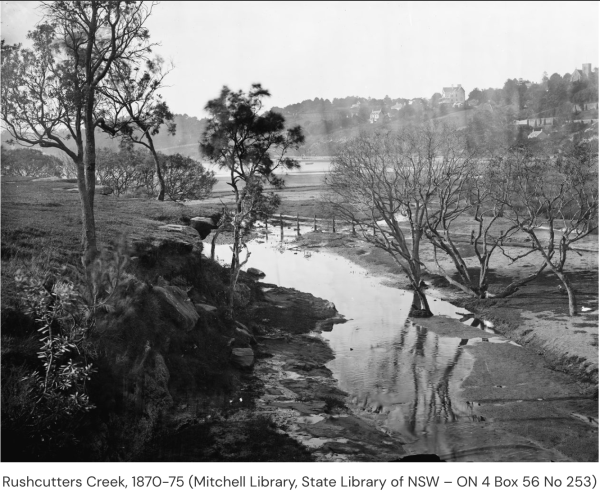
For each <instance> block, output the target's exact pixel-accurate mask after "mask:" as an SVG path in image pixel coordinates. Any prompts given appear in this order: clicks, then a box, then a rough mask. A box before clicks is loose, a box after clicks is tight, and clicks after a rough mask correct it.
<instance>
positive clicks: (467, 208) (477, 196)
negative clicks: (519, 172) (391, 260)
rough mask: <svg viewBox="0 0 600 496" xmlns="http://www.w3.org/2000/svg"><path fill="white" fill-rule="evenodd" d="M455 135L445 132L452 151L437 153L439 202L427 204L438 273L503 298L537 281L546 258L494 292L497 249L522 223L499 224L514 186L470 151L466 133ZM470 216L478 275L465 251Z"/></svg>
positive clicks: (481, 294) (468, 289)
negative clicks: (446, 262) (448, 263)
mask: <svg viewBox="0 0 600 496" xmlns="http://www.w3.org/2000/svg"><path fill="white" fill-rule="evenodd" d="M453 134H454V133H451V134H450V135H448V137H447V139H448V145H447V150H448V151H449V150H452V153H446V155H445V156H444V157H440V158H439V173H438V174H436V175H435V176H432V178H431V180H432V182H434V183H435V184H434V186H435V191H436V193H435V202H433V203H432V204H431V205H428V207H427V214H426V219H427V229H426V230H425V234H426V236H427V238H428V239H429V241H431V244H432V245H433V250H434V260H435V263H436V265H437V267H438V269H439V272H440V274H441V275H443V276H444V277H445V278H446V280H447V281H448V282H449V283H450V284H452V285H454V286H456V287H458V288H459V289H460V290H462V291H463V292H465V293H466V294H469V295H471V296H474V297H476V298H504V297H506V296H509V295H511V294H513V293H515V292H516V291H518V290H519V288H521V287H522V286H524V285H525V284H527V283H528V282H530V281H532V280H534V279H535V278H536V277H537V276H538V275H539V274H540V273H541V272H542V271H543V270H544V268H545V267H546V265H547V264H546V263H545V262H544V263H542V264H541V266H540V267H539V268H538V269H537V270H536V271H535V272H533V273H532V274H529V275H527V276H526V277H524V278H521V279H519V280H517V281H514V282H512V283H511V284H509V285H508V286H506V287H505V288H503V289H502V290H501V291H500V292H499V293H496V294H492V293H490V291H489V290H488V288H489V268H490V261H491V259H492V256H493V255H494V253H498V251H497V250H498V248H500V250H501V251H504V250H503V249H502V245H503V244H504V242H506V241H507V240H508V239H510V237H511V236H512V235H514V234H515V233H516V232H517V231H518V230H519V228H518V226H515V225H508V226H505V225H504V224H501V222H502V219H503V217H504V210H505V202H506V199H507V198H508V197H509V195H510V188H509V187H508V184H507V183H506V182H503V181H497V178H496V177H495V174H493V171H494V168H495V165H496V164H495V163H494V161H493V160H491V161H490V160H487V159H484V158H482V157H477V156H475V155H472V154H470V153H467V151H466V148H465V147H464V144H465V141H464V136H462V137H461V138H460V139H458V140H456V137H457V136H453ZM491 172H492V173H491ZM467 219H473V220H472V221H471V222H474V224H475V228H474V229H472V231H471V233H470V241H469V242H470V244H471V245H472V246H473V249H474V252H475V256H476V258H477V261H478V267H477V275H476V276H475V275H472V272H471V271H469V268H470V267H469V266H468V264H467V263H466V262H465V260H464V258H463V254H462V253H463V251H462V250H461V246H462V245H464V244H465V243H466V239H468V237H469V233H468V232H464V231H465V229H469V228H470V225H469V224H471V223H466V222H465V221H466V220H467ZM461 223H462V225H460V224H461ZM457 224H458V225H457ZM461 229H462V231H463V232H460V231H461ZM438 250H440V251H441V252H442V253H443V254H445V255H447V256H448V257H450V259H451V260H452V262H453V264H454V267H455V268H456V272H457V274H458V277H456V276H451V275H450V274H448V272H447V271H445V270H444V268H443V267H442V265H441V264H440V262H439V259H438Z"/></svg>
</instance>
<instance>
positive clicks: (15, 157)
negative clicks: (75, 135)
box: [1, 146, 64, 177]
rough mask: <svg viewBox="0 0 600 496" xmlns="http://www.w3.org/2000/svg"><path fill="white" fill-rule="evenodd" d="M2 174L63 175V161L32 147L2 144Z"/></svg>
mask: <svg viewBox="0 0 600 496" xmlns="http://www.w3.org/2000/svg"><path fill="white" fill-rule="evenodd" d="M1 163H2V174H4V175H7V176H28V177H48V176H58V177H61V176H62V175H63V169H64V163H63V161H62V160H61V159H59V158H58V157H54V156H52V155H47V154H45V153H42V152H41V151H40V150H35V149H32V148H5V147H4V146H2V161H1Z"/></svg>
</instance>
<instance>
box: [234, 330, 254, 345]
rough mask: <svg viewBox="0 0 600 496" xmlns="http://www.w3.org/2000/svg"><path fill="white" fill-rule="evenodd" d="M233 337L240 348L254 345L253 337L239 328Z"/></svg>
mask: <svg viewBox="0 0 600 496" xmlns="http://www.w3.org/2000/svg"><path fill="white" fill-rule="evenodd" d="M234 335H235V340H236V342H237V343H239V344H240V345H241V346H248V345H249V344H250V343H256V339H254V336H253V335H252V334H250V333H249V332H248V331H246V330H245V329H242V328H241V327H238V328H237V329H236V330H235V333H234Z"/></svg>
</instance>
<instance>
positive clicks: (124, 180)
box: [96, 142, 147, 196]
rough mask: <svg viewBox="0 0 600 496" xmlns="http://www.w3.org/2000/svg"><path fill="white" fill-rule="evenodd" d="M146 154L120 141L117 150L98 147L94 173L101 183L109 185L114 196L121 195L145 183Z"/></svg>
mask: <svg viewBox="0 0 600 496" xmlns="http://www.w3.org/2000/svg"><path fill="white" fill-rule="evenodd" d="M146 159H147V157H146V154H145V153H143V152H141V151H136V150H134V149H133V146H131V145H130V144H128V143H125V142H123V143H121V146H120V147H119V151H114V150H110V149H108V148H99V149H98V150H97V151H96V175H97V177H98V179H99V181H100V183H101V184H104V185H106V186H110V188H111V189H112V190H113V194H114V195H115V196H121V195H122V194H123V193H125V192H126V191H129V190H131V189H134V188H138V187H140V186H146V185H147V178H146V171H145V169H146V167H145V165H146Z"/></svg>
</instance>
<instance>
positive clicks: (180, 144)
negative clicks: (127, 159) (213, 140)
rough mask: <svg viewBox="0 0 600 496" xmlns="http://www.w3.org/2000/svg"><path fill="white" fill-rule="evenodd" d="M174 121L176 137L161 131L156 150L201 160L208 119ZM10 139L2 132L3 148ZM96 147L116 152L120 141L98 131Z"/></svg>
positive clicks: (185, 117)
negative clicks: (201, 143) (202, 136)
mask: <svg viewBox="0 0 600 496" xmlns="http://www.w3.org/2000/svg"><path fill="white" fill-rule="evenodd" d="M174 121H175V124H176V125H177V131H176V133H175V135H174V136H171V135H168V134H166V132H165V130H164V129H161V132H160V133H159V134H158V135H156V136H155V137H153V140H154V144H155V146H156V149H157V150H158V151H159V152H162V153H165V154H168V155H173V154H176V153H180V154H181V155H184V156H188V157H192V158H194V159H199V158H200V152H199V150H198V141H199V139H200V135H201V134H202V131H204V126H205V125H206V119H198V118H197V117H192V116H189V115H187V114H184V115H181V114H175V118H174ZM10 138H11V137H10V135H9V133H8V132H6V131H2V137H1V140H2V145H3V146H7V142H8V141H9V140H10ZM67 144H72V141H67ZM96 147H97V148H109V149H111V150H115V151H116V150H118V148H119V139H118V138H116V139H114V138H111V137H110V136H109V135H108V134H106V133H104V132H102V131H99V130H98V131H97V132H96ZM36 148H37V147H36ZM43 151H44V153H48V154H49V155H54V156H57V157H59V158H63V155H64V154H63V153H62V152H61V151H60V150H58V149H55V148H45V149H44V150H43Z"/></svg>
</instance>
